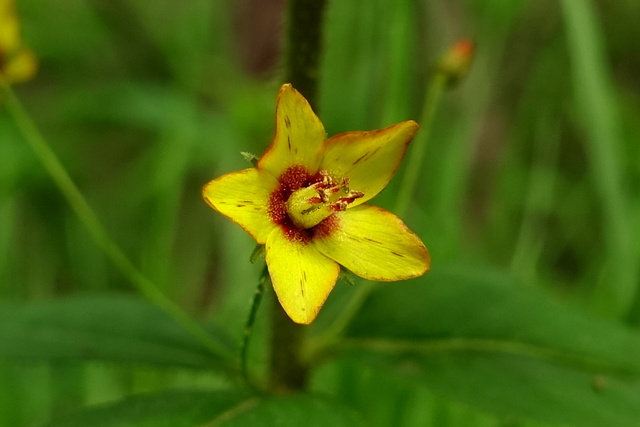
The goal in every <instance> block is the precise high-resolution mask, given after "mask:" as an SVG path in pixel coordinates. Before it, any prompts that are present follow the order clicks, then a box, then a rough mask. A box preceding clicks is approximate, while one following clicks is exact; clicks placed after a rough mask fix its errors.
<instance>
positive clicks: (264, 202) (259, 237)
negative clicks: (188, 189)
mask: <svg viewBox="0 0 640 427" xmlns="http://www.w3.org/2000/svg"><path fill="white" fill-rule="evenodd" d="M277 186H278V181H276V179H275V178H274V177H273V176H271V175H269V174H268V173H267V172H264V171H260V170H258V169H256V168H249V169H244V170H241V171H237V172H231V173H228V174H226V175H222V176H221V177H219V178H217V179H214V180H213V181H210V182H209V183H207V184H205V185H204V187H203V188H202V197H203V198H204V200H205V201H206V202H207V203H208V204H209V206H211V207H212V208H213V209H215V210H216V211H218V212H220V213H221V214H223V215H224V216H226V217H228V218H229V219H231V220H232V221H233V222H235V223H236V224H238V225H239V226H240V227H242V228H243V229H244V230H245V231H246V232H247V233H249V234H250V235H251V237H253V238H254V239H255V240H256V242H258V243H259V244H263V243H265V242H266V241H267V237H268V236H269V234H270V233H271V231H273V229H274V228H275V227H276V225H275V224H274V223H273V222H271V219H270V218H269V213H268V209H269V197H270V195H271V193H272V192H273V191H274V190H275V189H276V188H277Z"/></svg>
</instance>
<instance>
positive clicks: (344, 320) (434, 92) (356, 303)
mask: <svg viewBox="0 0 640 427" xmlns="http://www.w3.org/2000/svg"><path fill="white" fill-rule="evenodd" d="M448 79H449V76H448V75H447V74H446V73H443V72H440V71H438V72H436V73H435V74H434V75H433V77H432V79H431V82H430V84H429V89H428V91H427V94H426V97H425V101H424V107H423V109H422V114H421V119H420V124H421V130H420V132H419V133H418V135H417V136H416V138H415V139H414V142H413V144H412V148H411V150H412V151H411V152H410V155H409V156H408V158H409V160H408V161H409V164H408V166H407V169H406V172H405V175H404V177H403V179H402V185H401V190H400V194H399V195H398V199H397V201H396V207H395V209H394V212H395V213H397V214H398V215H399V216H400V217H402V216H403V215H404V214H406V213H407V211H408V209H409V206H410V203H411V198H412V197H413V195H414V193H415V190H416V186H417V184H418V178H419V177H420V168H421V166H422V161H423V159H424V154H425V152H426V147H427V142H428V140H429V136H430V135H431V127H432V124H433V118H434V117H435V113H436V111H437V109H438V105H439V104H440V100H441V99H442V94H443V92H444V91H445V89H446V88H447V85H448ZM375 284H376V282H371V281H368V280H363V281H362V282H361V283H360V284H359V285H358V286H357V287H356V288H355V291H354V292H353V295H352V296H351V298H350V299H349V301H348V302H347V304H346V305H345V307H344V309H343V310H342V311H341V313H340V315H339V316H338V317H337V318H336V320H335V321H334V322H333V324H332V325H331V327H330V328H329V329H327V330H326V331H325V332H324V333H323V334H322V335H321V336H320V337H318V338H317V339H316V340H314V342H313V343H312V344H311V345H310V346H309V353H310V354H312V355H313V354H316V352H318V351H320V350H321V349H322V348H324V347H326V346H328V345H331V344H332V343H334V342H335V340H337V339H338V337H340V336H341V335H342V334H343V332H344V331H345V329H346V328H347V326H349V323H351V320H352V319H353V318H354V317H355V316H356V315H357V313H358V312H359V311H360V308H361V307H362V304H364V302H365V301H366V299H367V297H368V296H369V294H370V293H371V291H372V290H373V289H374V287H375Z"/></svg>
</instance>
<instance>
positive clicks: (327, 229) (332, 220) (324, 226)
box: [313, 215, 340, 239]
mask: <svg viewBox="0 0 640 427" xmlns="http://www.w3.org/2000/svg"><path fill="white" fill-rule="evenodd" d="M338 227H340V218H338V216H337V215H330V216H328V217H326V218H325V219H323V220H322V221H321V222H320V224H318V225H316V226H315V227H313V238H314V239H322V238H324V237H328V236H329V235H331V233H332V232H333V231H334V230H337V229H338Z"/></svg>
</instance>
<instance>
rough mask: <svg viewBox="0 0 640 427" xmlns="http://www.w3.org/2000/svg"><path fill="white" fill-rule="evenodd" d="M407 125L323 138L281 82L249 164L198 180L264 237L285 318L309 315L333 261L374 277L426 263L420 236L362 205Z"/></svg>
mask: <svg viewBox="0 0 640 427" xmlns="http://www.w3.org/2000/svg"><path fill="white" fill-rule="evenodd" d="M417 130H418V124H417V123H416V122H413V121H407V122H402V123H399V124H397V125H394V126H391V127H388V128H386V129H382V130H376V131H370V132H347V133H343V134H340V135H336V136H334V137H332V138H329V139H327V140H325V137H326V134H325V131H324V127H323V126H322V123H321V122H320V120H319V119H318V117H317V116H316V115H315V113H314V112H313V110H312V109H311V106H310V105H309V103H308V102H307V100H306V99H304V97H303V96H302V95H301V94H300V93H299V92H298V91H296V90H295V89H294V88H293V87H292V86H291V85H290V84H285V85H284V86H282V88H281V89H280V93H279V95H278V100H277V104H276V131H275V136H274V137H273V141H272V142H271V145H270V146H269V148H268V149H267V151H266V152H265V153H264V155H263V156H262V158H260V160H259V161H258V163H257V166H256V167H255V168H249V169H244V170H241V171H239V172H232V173H228V174H226V175H223V176H221V177H220V178H218V179H215V180H213V181H211V182H209V183H208V184H206V185H205V186H204V188H203V196H204V199H205V200H206V201H207V203H209V205H211V207H212V208H214V209H215V210H217V211H218V212H220V213H222V214H223V215H225V216H227V217H229V218H230V219H231V220H233V221H234V222H235V223H237V224H238V225H240V226H241V227H242V228H243V229H244V230H245V231H247V232H248V233H249V234H250V235H251V236H252V237H253V238H254V239H255V240H256V241H257V242H258V243H259V244H266V248H265V250H266V261H267V267H268V269H269V274H270V276H271V280H272V282H273V287H274V289H275V291H276V294H277V296H278V300H279V301H280V304H281V305H282V307H283V308H284V310H285V311H286V313H287V314H288V315H289V317H290V318H291V319H292V320H293V321H294V322H297V323H302V324H309V323H311V322H312V321H313V320H314V319H315V318H316V316H317V315H318V311H319V310H320V308H321V307H322V305H323V304H324V301H325V300H326V298H327V296H328V295H329V292H331V289H333V286H334V285H335V283H336V280H337V278H338V274H339V272H340V266H339V264H342V265H343V266H344V267H346V268H348V269H349V270H351V271H352V272H354V273H355V274H357V275H358V276H361V277H364V278H365V279H369V280H380V281H392V280H400V279H409V278H412V277H417V276H420V275H422V274H424V273H425V272H426V271H427V270H428V269H429V265H430V259H429V253H428V252H427V249H426V248H425V246H424V244H423V243H422V241H421V240H420V239H419V238H418V237H417V236H416V235H415V234H413V233H412V232H411V231H410V230H409V229H408V228H407V227H406V226H405V225H404V223H403V222H402V221H401V220H400V219H399V218H398V217H396V216H395V215H393V214H392V213H390V212H388V211H386V210H384V209H381V208H378V207H374V206H369V205H366V204H364V203H365V202H367V201H368V200H369V199H371V198H373V197H374V196H375V195H376V194H378V193H379V192H380V191H382V190H383V189H384V187H386V185H387V183H388V182H389V180H390V179H391V177H392V176H393V174H394V173H395V171H396V169H397V168H398V165H399V163H400V161H401V160H402V158H403V157H404V153H405V151H406V149H407V146H408V145H409V142H410V141H411V139H412V138H413V135H414V134H415V132H416V131H417Z"/></svg>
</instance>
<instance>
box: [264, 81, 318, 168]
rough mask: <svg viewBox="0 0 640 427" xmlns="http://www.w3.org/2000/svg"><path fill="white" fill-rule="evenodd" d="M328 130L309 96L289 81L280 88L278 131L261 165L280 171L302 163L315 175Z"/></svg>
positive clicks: (277, 111)
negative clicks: (311, 104)
mask: <svg viewBox="0 0 640 427" xmlns="http://www.w3.org/2000/svg"><path fill="white" fill-rule="evenodd" d="M325 136H326V134H325V131H324V127H323V126H322V123H321V122H320V119H318V117H317V116H316V115H315V113H314V112H313V110H312V109H311V106H310V105H309V103H308V102H307V100H306V99H304V97H303V96H302V95H301V94H300V92H298V91H297V90H295V89H294V88H293V87H292V86H291V85H290V84H285V85H283V86H282V88H281V89H280V93H279V94H278V100H277V102H276V132H275V135H274V137H273V141H271V145H270V146H269V148H268V149H267V151H266V152H265V153H264V155H263V156H262V158H261V159H260V161H259V162H258V168H260V169H264V170H267V171H269V172H271V174H272V175H273V176H276V177H278V176H280V174H281V173H282V172H283V171H284V170H286V169H287V168H288V167H290V166H293V165H303V166H305V167H306V168H307V170H308V171H309V172H310V173H311V174H314V173H316V171H317V170H318V165H319V164H320V159H321V156H322V150H323V142H324V140H325Z"/></svg>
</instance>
